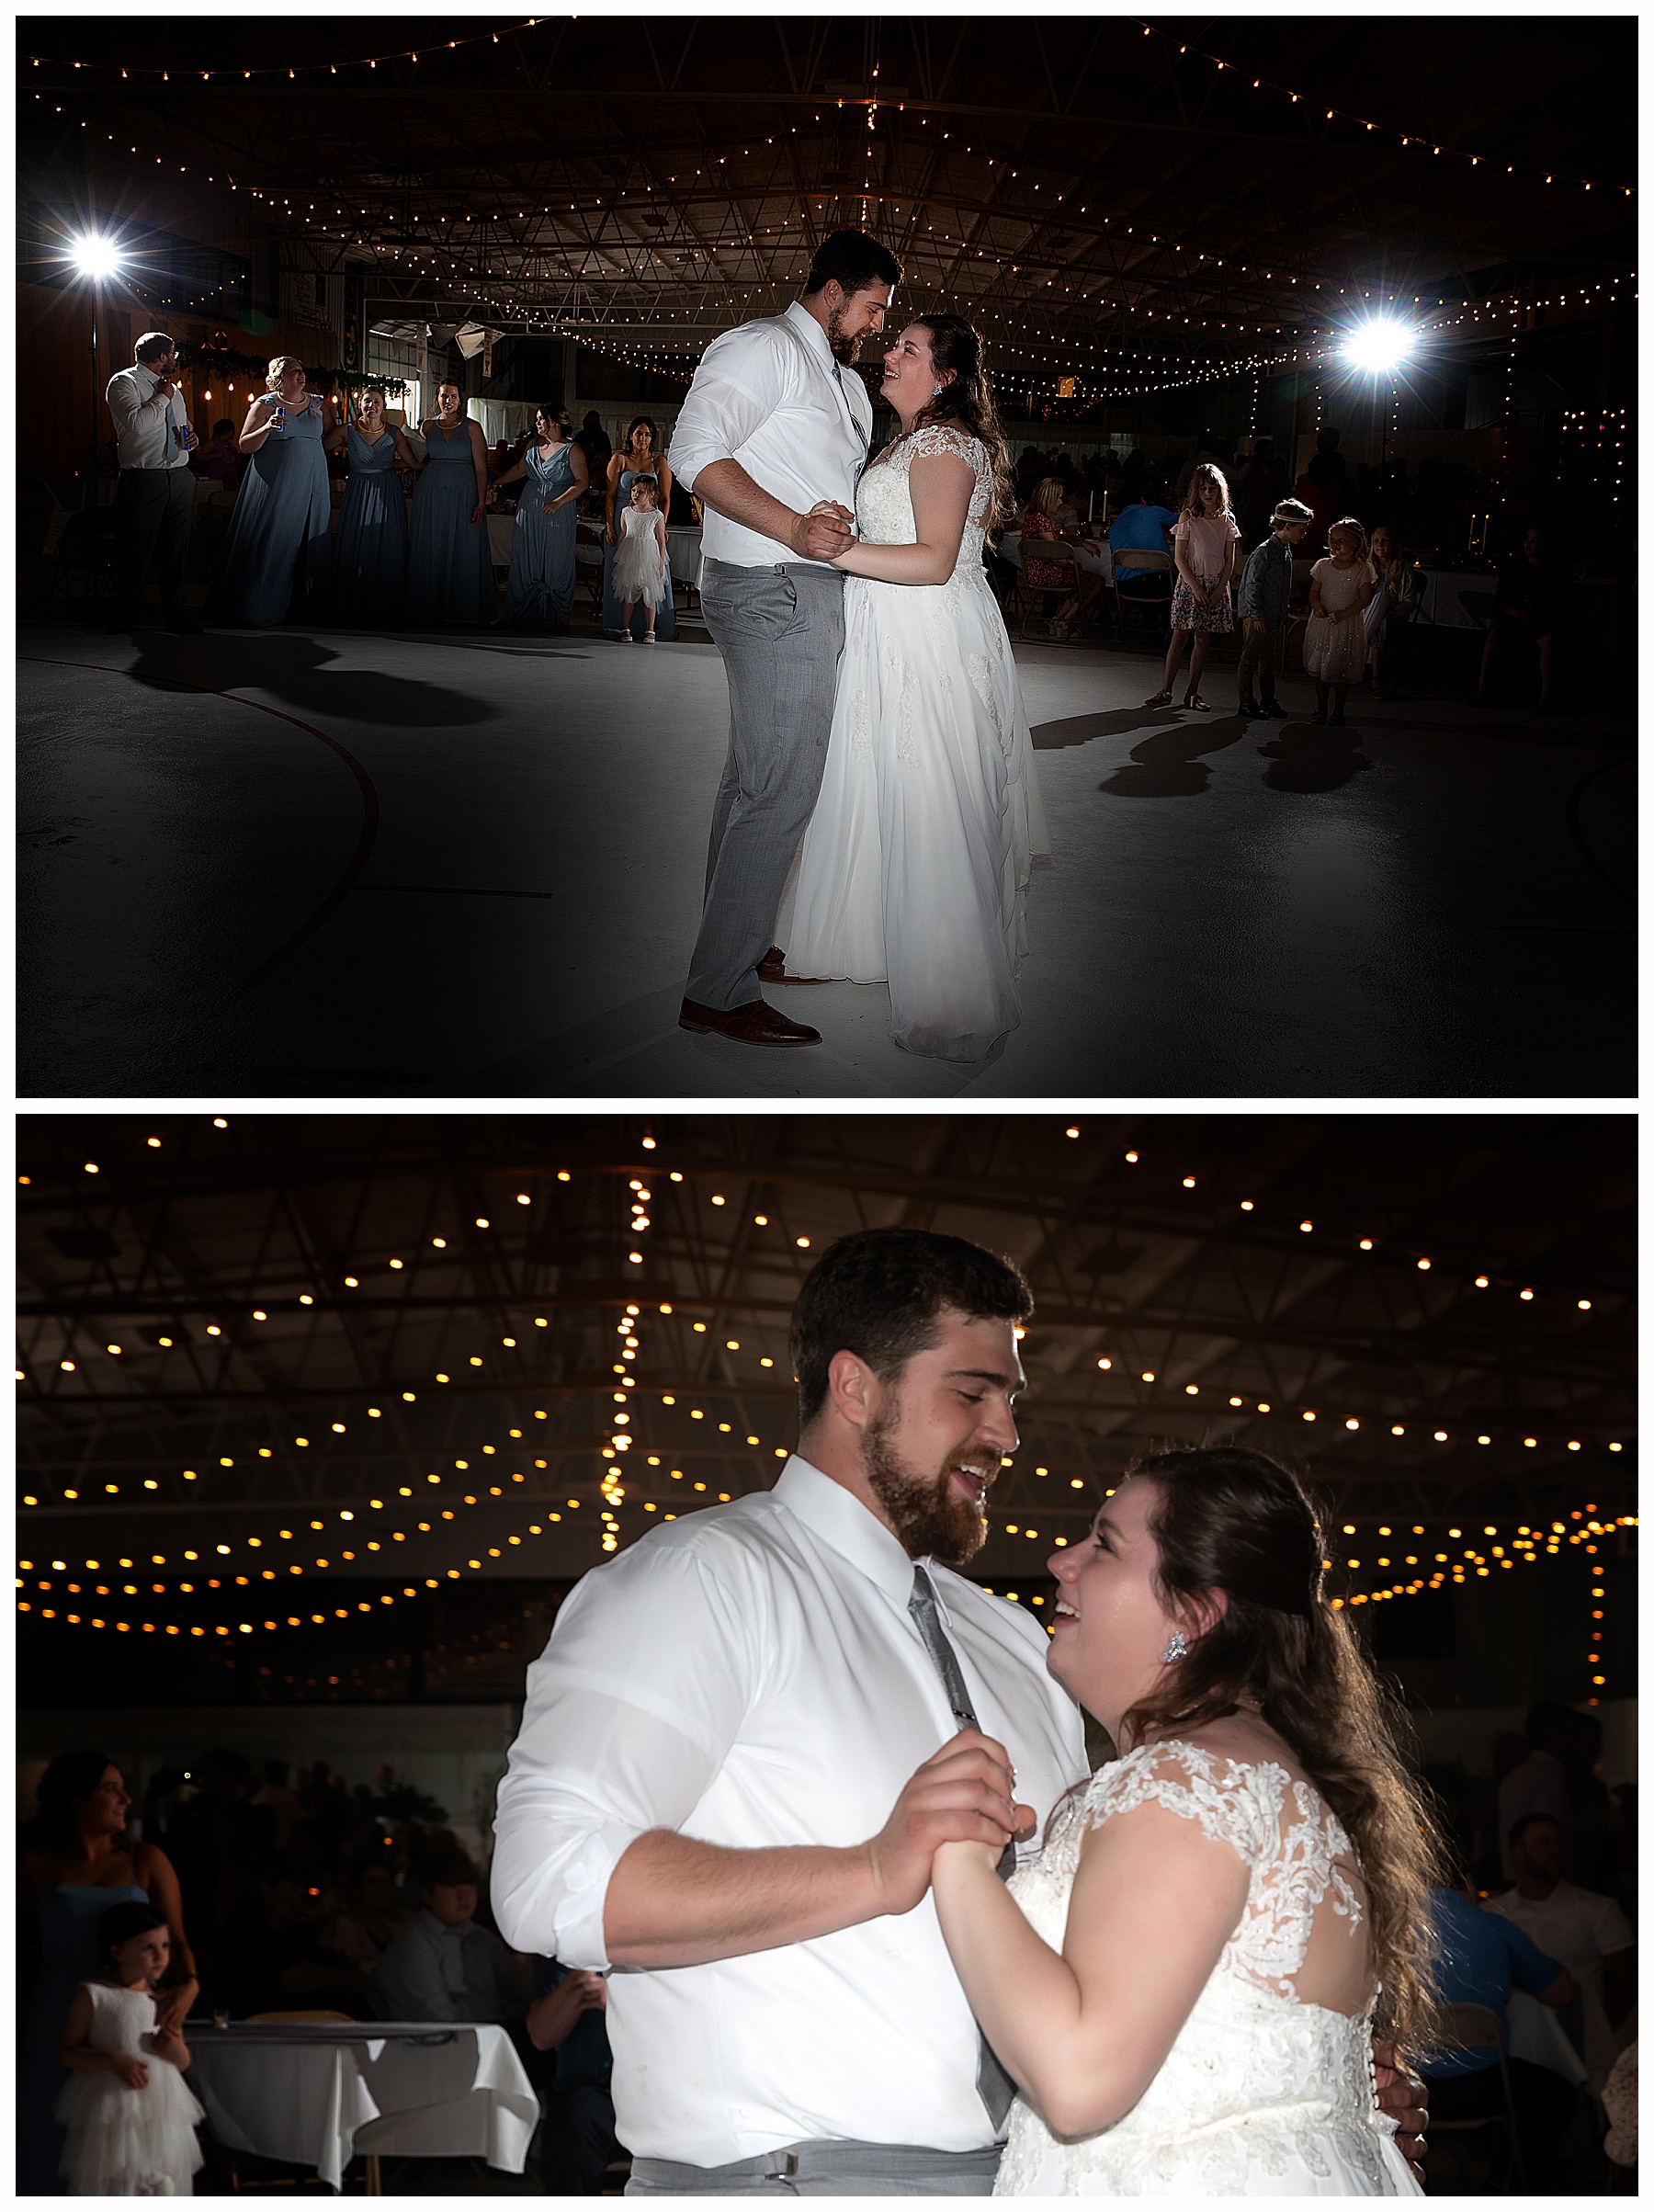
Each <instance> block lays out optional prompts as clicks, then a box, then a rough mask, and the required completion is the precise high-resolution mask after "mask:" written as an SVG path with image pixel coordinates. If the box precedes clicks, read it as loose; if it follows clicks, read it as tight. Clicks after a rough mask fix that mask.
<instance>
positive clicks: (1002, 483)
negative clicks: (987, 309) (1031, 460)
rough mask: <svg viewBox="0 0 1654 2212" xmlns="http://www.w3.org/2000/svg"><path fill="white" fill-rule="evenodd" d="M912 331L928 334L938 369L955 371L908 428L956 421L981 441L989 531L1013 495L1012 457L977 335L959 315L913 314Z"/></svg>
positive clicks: (1007, 508)
mask: <svg viewBox="0 0 1654 2212" xmlns="http://www.w3.org/2000/svg"><path fill="white" fill-rule="evenodd" d="M912 328H914V329H917V330H927V331H929V333H930V342H931V359H932V360H933V361H934V362H935V365H936V367H937V368H938V369H952V370H953V372H954V373H953V380H952V382H951V383H947V384H944V385H943V387H942V389H941V391H939V392H938V393H937V394H936V396H935V399H934V400H932V402H931V403H930V405H929V406H928V407H925V408H922V409H921V411H920V413H919V415H918V418H917V420H916V421H915V422H914V424H913V428H914V429H915V430H923V429H924V428H926V427H927V425H930V424H932V423H957V424H958V425H959V427H960V428H961V429H962V430H968V431H969V433H970V435H971V437H978V438H980V439H981V441H982V444H983V445H984V446H985V447H986V448H987V450H988V465H989V467H990V468H991V470H992V471H993V505H992V507H991V510H990V512H989V515H988V517H987V526H986V527H989V528H991V527H993V525H994V524H995V523H996V522H998V521H1000V520H1002V519H1003V517H1004V516H1007V515H1009V514H1010V512H1011V509H1012V507H1013V505H1014V492H1013V487H1012V475H1011V455H1010V451H1009V449H1008V448H1007V447H1006V444H1005V440H1004V436H1003V432H1002V431H1001V429H1000V426H999V416H998V414H996V413H995V412H994V405H993V388H992V383H991V380H990V378H989V375H988V372H987V370H986V369H984V368H983V367H982V341H981V338H980V335H979V334H978V332H977V331H976V330H975V329H974V328H973V327H972V325H971V324H970V323H967V322H966V320H965V318H964V316H963V315H915V316H914V317H913V321H912Z"/></svg>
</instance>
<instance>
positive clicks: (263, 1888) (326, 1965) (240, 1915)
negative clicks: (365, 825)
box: [213, 1854, 375, 2020]
mask: <svg viewBox="0 0 1654 2212" xmlns="http://www.w3.org/2000/svg"><path fill="white" fill-rule="evenodd" d="M261 1876H262V1878H261V1880H260V1883H259V1900H258V1903H257V1905H256V1906H249V1905H244V1906H242V1907H240V1908H239V1909H238V1910H237V1911H234V1912H232V1914H231V1916H230V1918H229V1919H228V1920H227V1921H226V1922H225V1923H224V1925H223V1928H222V1929H221V1932H220V1935H219V1940H218V1945H217V1950H216V1953H215V1960H216V1971H215V1976H214V1990H213V1994H214V1997H215V1999H216V2001H217V2002H219V2003H221V2004H224V2003H227V2004H228V2005H229V2007H230V2009H231V2010H232V2012H233V2013H235V2015H236V2016H237V2018H238V2019H248V2018H250V2017H251V2016H252V2015H253V2014H254V2013H286V2012H328V2013H346V2014H347V2015H348V2016H349V2017H350V2018H351V2019H353V2020H371V2019H373V2018H374V2017H375V2008H374V2004H373V1999H372V1995H371V1993H370V1991H369V1989H368V1982H367V1981H366V1979H364V1977H363V1975H362V1973H361V1971H360V1969H359V1968H357V1966H355V1965H354V1964H353V1963H352V1962H351V1961H350V1960H349V1959H348V1958H346V1957H341V1956H340V1955H339V1953H338V1952H337V1951H335V1950H334V1949H333V1948H331V1947H330V1945H329V1943H328V1941H327V1919H328V1918H329V1917H331V1916H328V1915H324V1913H323V1901H322V1894H321V1891H320V1889H319V1888H317V1887H316V1885H315V1884H313V1883H310V1882H307V1881H306V1880H305V1878H304V1870H303V1868H302V1867H301V1866H300V1864H299V1862H298V1861H297V1860H296V1859H293V1858H290V1857H288V1856H284V1855H280V1854H278V1855H276V1856H275V1857H274V1858H271V1859H269V1860H267V1861H266V1864H265V1866H264V1867H263V1868H262V1870H261ZM312 1891H313V1892H314V1894H312Z"/></svg>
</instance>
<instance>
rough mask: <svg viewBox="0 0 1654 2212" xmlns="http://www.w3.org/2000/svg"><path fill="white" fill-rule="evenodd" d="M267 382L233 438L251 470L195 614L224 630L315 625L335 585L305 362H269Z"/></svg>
mask: <svg viewBox="0 0 1654 2212" xmlns="http://www.w3.org/2000/svg"><path fill="white" fill-rule="evenodd" d="M266 383H267V384H268V386H269V390H268V391H266V392H265V393H264V394H262V395H261V397H259V398H258V399H255V401H254V402H253V403H252V405H251V406H250V407H249V408H248V409H247V418H246V420H245V422H244V423H243V425H242V427H241V436H240V437H239V438H237V440H236V446H237V448H238V450H239V451H241V452H243V453H244V454H246V455H248V456H249V457H250V459H249V466H248V468H247V470H246V471H245V473H244V475H243V477H242V482H241V490H240V491H239V492H238V493H236V495H235V505H234V507H233V508H232V511H231V516H230V527H229V530H228V532H227V533H226V535H225V538H224V548H223V551H222V553H221V556H220V562H219V571H218V573H217V575H216V576H214V578H213V580H212V584H211V586H210V589H209V591H208V594H207V604H206V606H205V607H204V608H203V609H202V612H203V614H204V615H205V616H206V618H207V620H208V621H209V622H213V623H221V624H224V625H226V626H228V627H229V628H231V629H245V630H263V629H267V628H268V627H269V626H270V625H271V624H272V623H275V622H287V621H289V620H290V621H297V622H315V621H319V620H321V618H322V617H323V614H324V613H325V611H326V607H327V601H328V597H329V595H330V591H331V587H332V584H333V544H332V541H331V539H330V538H329V535H328V531H329V526H330V525H331V523H332V521H333V495H332V492H331V490H330V488H329V485H328V481H327V459H326V456H325V455H324V454H323V450H322V441H323V437H324V436H325V433H326V428H327V424H326V417H325V414H324V410H323V403H322V402H321V400H319V399H315V398H312V396H311V394H309V393H308V392H307V391H305V389H304V364H303V362H302V361H300V360H299V359H297V358H296V357H294V356H293V355H292V354H278V355H277V356H276V358H275V359H274V360H273V361H272V362H271V363H270V369H269V374H268V376H267V377H266Z"/></svg>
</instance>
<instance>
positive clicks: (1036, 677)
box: [17, 627, 1635, 1103]
mask: <svg viewBox="0 0 1654 2212" xmlns="http://www.w3.org/2000/svg"><path fill="white" fill-rule="evenodd" d="M696 634H697V633H695V632H690V633H689V636H690V638H691V639H693V637H694V636H695V635H696ZM18 652H19V655H20V666H19V672H18V686H17V689H18V732H19V751H20V774H21V782H20V788H19V799H18V816H17V821H18V829H19V852H20V862H19V881H20V900H21V905H20V918H19V931H18V942H19V953H20V983H19V1025H20V1027H19V1034H20V1046H19V1067H20V1075H19V1087H20V1089H21V1091H22V1093H23V1095H26V1096H28V1097H33V1098H55V1099H63V1098H71V1097H110V1096H160V1095H164V1096H191V1097H194V1096H210V1097H212V1098H214V1099H227V1098H231V1097H236V1098H255V1097H270V1098H281V1097H300V1096H310V1095H314V1096H319V1097H356V1096H399V1095H402V1096H420V1097H425V1096H445V1097H500V1098H514V1099H515V1098H556V1097H581V1098H612V1099H617V1100H619V1099H626V1100H631V1099H637V1098H657V1097H659V1098H665V1097H672V1098H679V1097H682V1098H708V1097H714V1098H727V1097H767V1098H792V1097H804V1098H821V1097H847V1098H855V1097H868V1098H889V1097H903V1096H914V1097H933V1098H935V1097H960V1098H977V1097H983V1098H1027V1097H1041V1098H1049V1099H1052V1100H1053V1101H1056V1102H1058V1103H1064V1102H1069V1101H1072V1100H1075V1099H1078V1098H1081V1097H1086V1096H1110V1097H1144V1098H1164V1097H1172V1096H1199V1097H1248V1098H1255V1097H1274V1096H1291V1097H1323V1096H1326V1097H1341V1096H1353V1097H1419V1098H1423V1097H1444V1096H1445V1097H1453V1096H1477V1097H1487V1096H1501V1095H1508V1096H1515V1097H1529V1098H1532V1097H1546V1096H1556V1097H1569V1098H1580V1097H1609V1096H1614V1097H1624V1096H1627V1095H1630V1094H1631V1093H1632V1092H1633V1091H1634V1089H1635V1062H1634V1055H1633V1022H1634V1003H1635V1002H1634V988H1635V984H1634V937H1633V934H1632V933H1633V910H1632V907H1631V904H1630V893H1631V889H1632V883H1633V868H1634V845H1633V839H1634V823H1635V792H1634V769H1633V764H1632V757H1631V744H1632V738H1633V725H1632V723H1631V721H1630V720H1629V718H1628V717H1626V719H1623V720H1614V719H1612V718H1610V717H1609V716H1608V715H1606V714H1604V713H1602V712H1596V711H1592V712H1588V713H1584V714H1580V715H1573V714H1569V715H1563V716H1559V717H1557V718H1554V719H1551V720H1546V721H1540V720H1538V719H1537V718H1536V717H1535V716H1534V715H1533V714H1532V713H1531V712H1529V711H1527V710H1526V709H1523V708H1520V707H1518V706H1516V705H1514V704H1512V705H1511V706H1509V707H1507V708H1501V709H1495V710H1493V711H1490V712H1484V713H1478V712H1475V711H1473V710H1472V709H1468V708H1467V707H1466V706H1465V705H1464V704H1463V699H1464V697H1465V690H1466V686H1465V685H1464V684H1463V683H1458V682H1454V683H1451V684H1450V683H1449V682H1447V681H1446V680H1441V681H1439V682H1436V683H1435V684H1434V685H1433V686H1424V685H1422V684H1421V683H1419V682H1418V681H1415V682H1414V683H1413V684H1412V685H1410V686H1409V694H1410V695H1409V696H1408V697H1405V698H1402V699H1400V700H1399V701H1396V702H1392V703H1387V704H1374V705H1371V706H1368V705H1367V704H1365V702H1362V703H1360V704H1359V705H1358V707H1357V709H1356V711H1355V712H1354V714H1353V716H1352V727H1351V728H1349V729H1348V730H1345V731H1331V730H1325V729H1320V730H1318V729H1314V728H1312V727H1310V726H1309V724H1308V721H1307V720H1299V719H1294V720H1286V721H1284V722H1274V723H1268V724H1264V723H1253V724H1251V725H1249V724H1247V723H1244V722H1242V721H1241V720H1239V719H1238V718H1237V717H1236V716H1234V715H1233V714H1232V713H1231V712H1229V711H1227V709H1228V707H1229V702H1231V701H1232V700H1233V698H1234V678H1233V671H1232V667H1231V668H1229V669H1218V670H1214V671H1212V672H1210V674H1209V675H1208V679H1207V686H1206V688H1207V696H1208V697H1210V698H1212V699H1213V700H1214V702H1215V703H1216V710H1215V711H1214V712H1213V713H1212V714H1210V715H1209V716H1195V715H1192V714H1186V713H1184V712H1181V711H1179V710H1176V709H1164V710H1161V711H1159V712H1153V713H1151V712H1149V711H1147V710H1145V709H1144V708H1143V707H1142V706H1141V704H1140V702H1141V700H1142V699H1143V698H1144V697H1145V696H1146V695H1147V694H1148V693H1149V692H1150V690H1152V689H1153V688H1154V687H1155V685H1156V683H1157V681H1158V676H1157V665H1158V664H1156V663H1154V662H1153V661H1151V660H1150V659H1149V658H1147V657H1144V656H1143V655H1141V654H1140V653H1129V652H1113V651H1108V650H1102V649H1097V648H1086V649H1075V648H1071V647H1059V646H1052V645H1041V644H1030V645H1024V646H1020V647H1019V648H1018V650H1017V661H1018V665H1019V667H1020V669H1021V673H1022V679H1023V684H1024V687H1025V693H1026V696H1027V702H1028V710H1029V716H1030V720H1032V721H1033V722H1034V724H1035V725H1036V743H1037V745H1038V747H1039V748H1040V753H1039V766H1040V772H1041V776H1042V778H1043V782H1044V788H1045V795H1046V803H1047V807H1048V812H1049V815H1050V819H1051V824H1052V830H1053V835H1054V839H1055V844H1056V850H1055V852H1054V854H1053V856H1052V857H1051V858H1050V859H1049V860H1048V861H1046V862H1044V863H1042V864H1041V866H1040V868H1039V869H1038V872H1037V876H1036V879H1035V883H1034V888H1033V892H1032V897H1031V906H1030V919H1029V930H1030V937H1031V940H1032V950H1031V954H1030V958H1029V960H1028V963H1027V966H1026V969H1025V973H1024V977H1023V986H1022V988H1023V1024H1022V1027H1020V1028H1019V1029H1017V1030H1015V1031H1014V1032H1013V1033H1012V1035H1011V1036H1010V1038H1008V1039H1007V1040H1006V1041H1005V1042H1004V1044H1003V1046H1002V1048H1001V1049H1000V1050H999V1052H998V1053H997V1054H996V1055H995V1056H994V1058H993V1059H991V1061H986V1062H983V1063H981V1064H980V1065H978V1066H974V1067H950V1066H945V1065H942V1064H937V1063H932V1062H929V1061H921V1060H914V1059H912V1058H910V1057H909V1056H908V1055H906V1054H904V1053H902V1052H901V1051H899V1050H898V1049H896V1047H895V1046H893V1045H892V1044H891V1043H890V1041H889V1038H888V1036H887V1034H886V1025H887V1020H888V1012H889V1008H888V1000H887V997H886V993H885V992H884V990H883V988H882V987H881V986H855V985H851V984H834V985H831V986H828V987H826V988H824V989H816V990H810V991H777V992H775V993H772V994H771V995H772V996H773V997H774V998H775V999H776V1003H777V1004H782V1005H784V1006H785V1007H786V1008H787V1010H788V1011H790V1012H793V1013H795V1014H797V1015H799V1016H800V1017H802V1018H805V1019H808V1020H810V1022H812V1023H814V1024H815V1025H816V1027H819V1028H820V1029H821V1031H822V1033H823V1038H824V1041H823V1043H822V1044H821V1046H819V1047H816V1048H814V1049H810V1050H808V1051H788V1052H775V1051H760V1050H754V1049H751V1048H743V1047H741V1046H737V1045H732V1044H729V1043H727V1042H725V1041H724V1040H722V1039H719V1038H697V1037H692V1036H690V1035H689V1034H688V1033H686V1032H685V1031H683V1030H680V1029H679V1028H678V1027H676V1015H677V1007H678V1001H679V998H680V996H681V994H682V988H683V977H684V970H685V962H686V959H687V956H688V951H689V947H690V945H691V943H692V941H693V939H694V936H695V931H696V925H697V916H698V911H699V903H700V885H701V873H702V868H703V856H704V849H705V845H704V841H705V836H706V827H707V820H708V811H709V808H710V804H711V798H712V792H713V789H714V787H715V785H716V782H717V779H718V775H719V767H720V765H721V761H722V756H723V751H724V743H725V729H726V721H725V717H726V695H725V689H724V680H723V673H722V669H721V666H720V664H719V659H718V655H717V653H716V652H715V651H714V650H713V649H712V647H711V646H710V645H709V644H708V643H706V642H694V641H685V642H681V643H679V644H677V645H674V646H662V647H659V648H657V649H656V650H655V651H654V652H645V651H643V650H641V649H632V650H627V649H625V648H622V647H618V646H615V645H611V644H607V643H606V642H605V641H602V640H601V639H596V638H591V637H575V638H573V639H570V640H559V641H526V640H521V639H515V638H511V637H508V636H504V635H499V634H490V635H479V636H469V635H456V636H453V637H377V636H368V635H359V634H354V633H345V632H326V631H318V632H316V633H314V634H306V633H304V632H301V631H298V630H279V631H275V632H264V633H259V634H232V633H226V632H218V633H214V634H211V635H209V636H207V637H203V638H192V639H180V638H173V637H170V636H168V635H167V634H166V633H164V631H160V630H152V631H145V632H140V633H139V634H138V636H137V637H136V639H134V640H128V639H126V638H124V637H106V636H105V635H103V634H102V633H101V632H92V631H89V630H85V629H82V630H70V629H66V628H62V629H30V628H28V627H23V628H21V629H20V630H19V633H18ZM1467 672H1468V663H1467ZM1431 688H1433V689H1434V691H1435V693H1436V696H1433V697H1432V696H1428V695H1427V694H1428V692H1429V690H1430V689H1431ZM1283 695H1284V698H1286V703H1287V704H1288V706H1289V707H1291V708H1293V709H1302V711H1303V713H1304V714H1305V715H1307V713H1308V704H1309V686H1308V683H1307V682H1306V680H1305V679H1303V678H1302V677H1298V676H1293V677H1288V678H1287V679H1286V682H1285V684H1284V686H1283Z"/></svg>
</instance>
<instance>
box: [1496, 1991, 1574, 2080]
mask: <svg viewBox="0 0 1654 2212" xmlns="http://www.w3.org/2000/svg"><path fill="white" fill-rule="evenodd" d="M1505 2017H1506V2019H1507V2020H1508V2021H1509V2022H1510V2025H1511V2056H1512V2059H1526V2060H1527V2061H1528V2063H1529V2064H1530V2065H1531V2066H1548V2067H1549V2068H1550V2070H1551V2071H1552V2073H1554V2074H1561V2075H1562V2076H1563V2077H1564V2078H1565V2079H1566V2080H1567V2081H1569V2082H1579V2083H1580V2084H1581V2085H1583V2084H1584V2083H1585V2082H1588V2081H1589V2080H1590V2078H1591V2077H1590V2075H1589V2074H1588V2073H1587V2072H1586V2070H1585V2061H1584V2059H1581V2058H1580V2054H1579V2052H1578V2051H1577V2050H1575V2048H1574V2047H1573V2045H1572V2044H1571V2043H1570V2042H1569V2040H1568V2037H1567V2036H1566V2035H1565V2034H1564V2033H1563V2030H1562V2023H1561V2022H1560V2021H1559V2020H1558V2017H1557V2015H1556V2012H1555V2009H1554V2008H1553V2007H1552V2006H1550V2005H1548V2004H1541V2003H1540V2002H1539V2000H1538V1999H1537V1997H1530V1996H1528V1995H1527V1994H1526V1992H1525V1991H1522V1990H1512V1992H1511V1999H1510V2002H1509V2004H1508V2005H1507V2006H1506V2008H1505Z"/></svg>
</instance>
